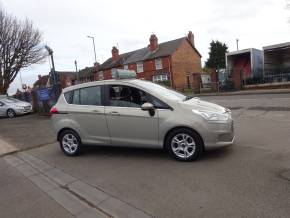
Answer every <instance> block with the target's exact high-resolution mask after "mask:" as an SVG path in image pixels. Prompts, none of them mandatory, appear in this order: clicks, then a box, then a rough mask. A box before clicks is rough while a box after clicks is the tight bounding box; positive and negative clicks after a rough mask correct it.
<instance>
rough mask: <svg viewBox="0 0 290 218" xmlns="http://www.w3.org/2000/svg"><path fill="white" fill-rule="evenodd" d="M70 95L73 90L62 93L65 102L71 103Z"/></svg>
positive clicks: (71, 95)
mask: <svg viewBox="0 0 290 218" xmlns="http://www.w3.org/2000/svg"><path fill="white" fill-rule="evenodd" d="M72 97H73V91H70V92H66V93H64V98H65V100H66V102H67V103H69V104H71V103H72Z"/></svg>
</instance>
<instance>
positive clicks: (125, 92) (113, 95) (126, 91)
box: [109, 85, 148, 107]
mask: <svg viewBox="0 0 290 218" xmlns="http://www.w3.org/2000/svg"><path fill="white" fill-rule="evenodd" d="M109 92H110V93H109V104H110V105H111V106H116V107H141V105H142V104H144V103H145V102H148V97H147V95H146V93H145V92H143V91H142V90H140V89H137V88H134V87H130V86H120V85H116V86H110V87H109Z"/></svg>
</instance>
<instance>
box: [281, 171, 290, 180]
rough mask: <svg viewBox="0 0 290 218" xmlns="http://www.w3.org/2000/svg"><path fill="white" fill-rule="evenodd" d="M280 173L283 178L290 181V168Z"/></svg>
mask: <svg viewBox="0 0 290 218" xmlns="http://www.w3.org/2000/svg"><path fill="white" fill-rule="evenodd" d="M280 175H281V177H282V178H283V179H286V180H288V181H290V170H285V171H283V172H282V173H281V174H280Z"/></svg>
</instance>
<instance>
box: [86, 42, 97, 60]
mask: <svg viewBox="0 0 290 218" xmlns="http://www.w3.org/2000/svg"><path fill="white" fill-rule="evenodd" d="M87 37H88V38H90V39H92V40H93V46H94V55H95V63H96V62H97V56H96V46H95V37H93V36H87Z"/></svg>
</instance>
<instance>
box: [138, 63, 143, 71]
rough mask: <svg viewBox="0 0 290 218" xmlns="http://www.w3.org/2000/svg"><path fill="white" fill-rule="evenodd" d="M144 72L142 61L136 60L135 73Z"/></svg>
mask: <svg viewBox="0 0 290 218" xmlns="http://www.w3.org/2000/svg"><path fill="white" fill-rule="evenodd" d="M142 72H144V70H143V62H138V63H137V73H142Z"/></svg>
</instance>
